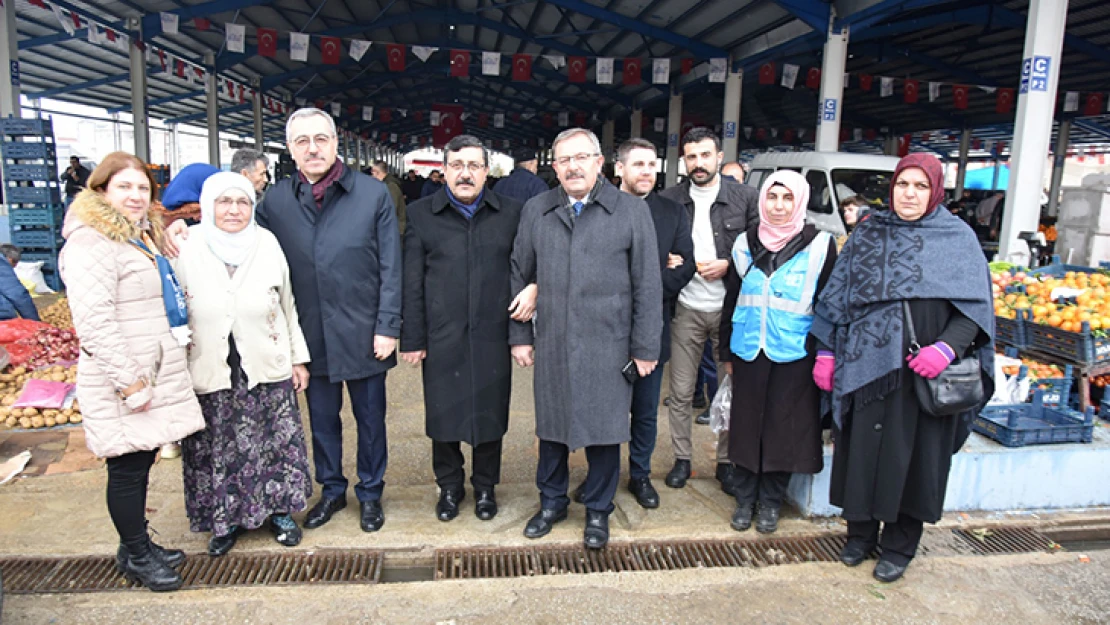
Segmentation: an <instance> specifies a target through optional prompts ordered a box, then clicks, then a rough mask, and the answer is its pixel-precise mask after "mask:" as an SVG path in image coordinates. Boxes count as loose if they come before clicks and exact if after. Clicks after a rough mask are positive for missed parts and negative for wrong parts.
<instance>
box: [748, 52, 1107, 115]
mask: <svg viewBox="0 0 1110 625" xmlns="http://www.w3.org/2000/svg"><path fill="white" fill-rule="evenodd" d="M852 76H853V74H851V73H845V74H844V88H845V89H848V88H849V87H850V86H851V82H852V80H851V79H852ZM854 76H855V78H856V83H855V84H856V86H857V87H859V89H860V90H861V91H866V92H870V91H872V89H873V87H874V86H875V82H876V80H877V81H878V84H879V96H880V97H883V98H889V97H893V96H894V92H895V82H896V81H897V82H900V83H901V90H902V101H903V102H905V103H906V104H916V103H917V102H918V101H919V100H920V98H921V95H922V94H921V88H922V87H923V86H924V87H925V88H926V93H927V94H928V98H929V102H936V101H938V100H940V99H941V89H942V88H948V89H950V90H951V95H952V106H953V107H954V108H956V109H959V110H965V109H967V106H968V100H969V98H970V94H971V89H972V88H973V87H974V88H977V89H980V90H982V91H985V92H987V93H994V94H995V106H994V110H995V112H996V113H999V114H1008V113H1012V112H1013V110H1014V103H1015V97H1016V90H1015V89H1013V88H1010V87H990V86H986V85H962V84H949V83H943V82H935V81H927V82H925V83H923V82H922V81H919V80H915V79H913V78H894V77H890V76H873V75H871V74H862V73H861V74H854ZM799 79H803V80H804V84H805V86H806V88H808V89H812V90H814V91H818V90H820V89H821V68H819V67H810V68H809V69H807V70H806V73H805V76H804V77H803V76H802V75H801V67H800V66H798V65H792V64H790V63H783V65H782V71H781V74H780V72H779V71H778V68H777V67H776V64H775V63H774V62H768V63H764V64H763V65H761V66H760V68H759V84H761V85H774V84H776V83H777V84H778V85H779V86H781V87H785V88H787V89H794V87H795V86H796V85H797V84H798V81H799ZM1081 103H1082V110H1083V115H1101V114H1102V113H1104V112H1110V102H1108V101H1107V99H1106V94H1104V93H1099V92H1092V93H1087V94H1083V95H1082V96H1081V94H1080V93H1079V92H1078V91H1068V92H1067V93H1065V94H1064V112H1066V113H1073V112H1079V110H1080V105H1081Z"/></svg>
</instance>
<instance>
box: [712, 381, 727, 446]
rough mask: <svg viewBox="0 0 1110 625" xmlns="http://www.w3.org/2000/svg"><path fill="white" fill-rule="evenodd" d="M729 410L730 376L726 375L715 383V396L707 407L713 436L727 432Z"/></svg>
mask: <svg viewBox="0 0 1110 625" xmlns="http://www.w3.org/2000/svg"><path fill="white" fill-rule="evenodd" d="M731 410H732V376H730V375H728V374H727V373H726V374H725V376H724V377H723V378H721V379H720V381H719V382H718V383H717V394H716V395H714V396H713V404H712V405H710V406H709V427H710V428H711V429H712V430H713V433H714V434H720V433H721V432H727V431H728V422H729V419H730V414H731Z"/></svg>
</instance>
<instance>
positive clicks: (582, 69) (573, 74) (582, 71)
mask: <svg viewBox="0 0 1110 625" xmlns="http://www.w3.org/2000/svg"><path fill="white" fill-rule="evenodd" d="M567 76H568V78H569V79H570V81H571V82H586V57H584V56H572V57H570V58H569V59H567Z"/></svg>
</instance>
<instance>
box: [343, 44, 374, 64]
mask: <svg viewBox="0 0 1110 625" xmlns="http://www.w3.org/2000/svg"><path fill="white" fill-rule="evenodd" d="M369 50H370V42H369V41H363V40H362V39H352V40H351V48H350V50H349V51H348V52H347V53H348V54H350V55H351V58H352V59H354V60H355V61H356V62H357V61H361V60H362V57H364V56H366V52H367V51H369Z"/></svg>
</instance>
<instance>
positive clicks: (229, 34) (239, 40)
mask: <svg viewBox="0 0 1110 625" xmlns="http://www.w3.org/2000/svg"><path fill="white" fill-rule="evenodd" d="M224 34H225V37H226V39H225V41H226V43H227V51H228V52H244V51H246V45H247V27H246V26H244V25H243V24H224Z"/></svg>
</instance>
